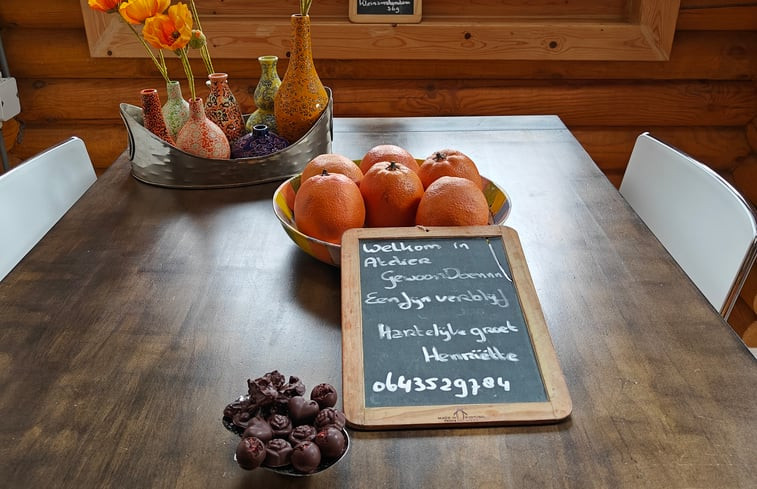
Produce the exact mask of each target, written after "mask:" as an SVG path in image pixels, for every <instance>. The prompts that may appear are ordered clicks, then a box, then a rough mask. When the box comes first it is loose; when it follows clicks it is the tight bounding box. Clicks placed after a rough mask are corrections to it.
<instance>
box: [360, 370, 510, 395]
mask: <svg viewBox="0 0 757 489" xmlns="http://www.w3.org/2000/svg"><path fill="white" fill-rule="evenodd" d="M393 377H394V374H393V373H392V372H387V374H386V380H384V381H381V380H377V381H376V382H374V383H373V386H372V387H371V388H372V389H373V392H376V393H379V392H384V391H387V392H406V393H410V392H423V391H434V390H437V389H438V390H440V391H443V392H452V391H455V394H454V396H455V397H459V398H460V399H464V398H466V397H468V396H469V395H470V396H476V395H478V393H479V391H481V389H502V390H503V391H505V392H509V391H510V381H509V380H504V379H503V378H502V377H497V378H494V377H484V378H483V379H481V380H480V381H479V380H478V379H472V378H471V379H461V378H456V379H450V378H448V377H442V378H439V377H427V378H425V379H422V378H420V377H405V376H404V375H400V376H399V377H397V380H396V381H394V380H393Z"/></svg>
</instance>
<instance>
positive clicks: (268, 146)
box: [231, 124, 289, 158]
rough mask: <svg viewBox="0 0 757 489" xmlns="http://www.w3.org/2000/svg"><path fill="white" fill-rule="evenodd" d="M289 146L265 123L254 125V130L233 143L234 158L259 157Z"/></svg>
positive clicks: (232, 154)
mask: <svg viewBox="0 0 757 489" xmlns="http://www.w3.org/2000/svg"><path fill="white" fill-rule="evenodd" d="M287 146H289V143H287V141H286V140H285V139H284V138H282V137H281V136H277V135H276V134H274V133H273V132H271V131H270V130H269V128H268V126H266V125H265V124H257V125H255V126H252V131H250V132H248V133H247V134H245V135H244V136H242V137H240V138H238V139H237V140H236V141H234V142H233V143H231V157H232V158H258V157H260V156H266V155H269V154H271V153H275V152H276V151H281V150H282V149H284V148H286V147H287Z"/></svg>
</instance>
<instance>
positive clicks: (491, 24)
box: [80, 0, 680, 61]
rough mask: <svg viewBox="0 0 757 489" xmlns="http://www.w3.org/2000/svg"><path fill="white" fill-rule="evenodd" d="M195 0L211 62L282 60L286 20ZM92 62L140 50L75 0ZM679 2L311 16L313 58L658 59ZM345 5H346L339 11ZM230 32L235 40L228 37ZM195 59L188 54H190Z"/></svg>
mask: <svg viewBox="0 0 757 489" xmlns="http://www.w3.org/2000/svg"><path fill="white" fill-rule="evenodd" d="M203 2H204V0H196V3H197V6H198V10H199V11H200V15H201V21H202V24H203V29H204V31H205V34H206V36H207V37H208V39H209V42H210V46H211V53H212V55H213V57H214V58H256V57H257V56H258V55H261V54H275V55H278V56H279V57H285V56H286V52H287V50H288V46H289V39H290V31H291V27H290V22H289V16H288V15H282V16H281V17H272V16H270V15H256V14H255V13H254V10H255V9H251V12H250V13H249V15H247V14H245V15H238V14H237V15H226V16H224V15H223V14H218V13H217V12H215V13H213V14H208V15H203V12H204V11H210V12H212V8H210V7H212V6H209V7H208V8H206V9H205V10H203ZM80 3H81V10H82V15H83V17H84V26H85V30H86V34H87V41H88V43H89V50H90V55H91V56H92V57H95V58H98V57H116V58H134V57H145V56H146V54H145V51H144V47H143V46H142V45H141V44H140V43H139V41H138V40H137V39H136V38H135V36H134V35H133V34H132V33H131V31H130V30H129V29H128V27H127V26H126V25H125V24H124V22H122V21H121V19H119V18H118V14H103V13H102V12H97V11H94V10H92V9H90V8H89V7H88V6H87V0H80ZM679 6H680V1H679V0H628V1H627V4H626V9H625V10H626V12H627V14H626V15H625V16H624V18H622V19H617V20H615V19H602V20H599V21H598V20H596V19H592V18H591V17H590V16H586V17H585V18H582V17H581V16H576V15H575V14H573V15H570V16H563V17H561V16H560V15H559V12H557V13H555V12H554V11H552V12H545V13H544V15H543V16H537V17H528V18H523V19H520V18H502V17H489V18H474V19H471V18H462V19H452V18H424V19H422V21H421V22H420V23H417V24H356V23H351V22H350V21H349V18H348V12H347V11H346V9H345V12H344V17H343V18H342V17H324V18H319V17H313V16H311V17H312V18H311V24H312V27H311V30H312V38H313V56H314V57H315V58H316V59H340V60H349V59H411V60H412V59H417V60H422V59H442V60H457V59H468V60H560V61H568V60H570V61H575V60H588V61H664V60H667V59H669V57H670V50H671V47H672V44H673V37H674V34H675V28H676V21H677V18H678V10H679ZM345 7H346V6H345ZM235 32H238V33H239V35H235V36H232V35H229V33H235ZM194 55H196V54H193V56H194Z"/></svg>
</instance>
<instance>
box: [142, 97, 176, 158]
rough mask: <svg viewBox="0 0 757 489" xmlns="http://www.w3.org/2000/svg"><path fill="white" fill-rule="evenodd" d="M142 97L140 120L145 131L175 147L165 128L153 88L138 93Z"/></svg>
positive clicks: (158, 100) (160, 108)
mask: <svg viewBox="0 0 757 489" xmlns="http://www.w3.org/2000/svg"><path fill="white" fill-rule="evenodd" d="M140 95H141V96H142V119H143V121H144V126H145V129H147V130H148V131H150V132H151V133H153V134H155V135H156V136H158V137H159V138H160V139H162V140H164V141H166V142H167V143H168V144H173V145H175V144H176V143H175V142H174V140H173V138H172V137H171V134H169V132H168V127H166V120H165V119H164V118H163V107H162V106H161V104H160V96H158V91H157V90H156V89H154V88H145V89H144V90H142V91H141V92H140Z"/></svg>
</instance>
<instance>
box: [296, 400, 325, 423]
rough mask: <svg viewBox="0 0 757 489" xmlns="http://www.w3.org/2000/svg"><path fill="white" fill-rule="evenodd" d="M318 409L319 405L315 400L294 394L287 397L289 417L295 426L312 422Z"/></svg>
mask: <svg viewBox="0 0 757 489" xmlns="http://www.w3.org/2000/svg"><path fill="white" fill-rule="evenodd" d="M318 411H320V407H318V403H317V402H315V401H312V400H310V401H309V400H307V399H305V398H304V397H302V396H294V397H292V398H291V399H289V417H290V418H291V419H292V424H294V425H295V426H297V425H301V424H312V423H313V421H314V420H315V416H316V415H317V414H318Z"/></svg>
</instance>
